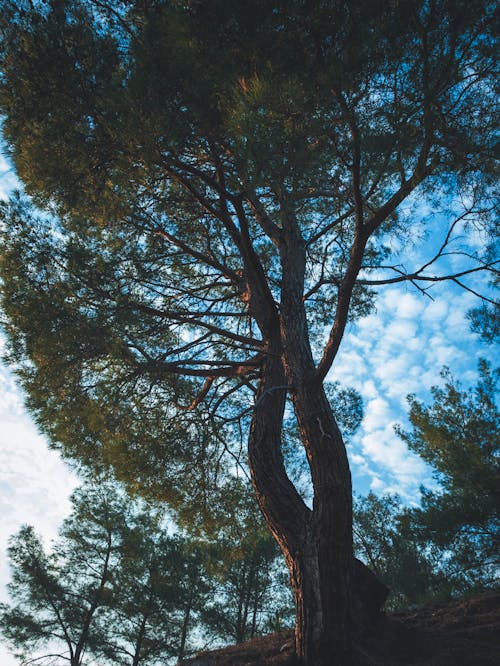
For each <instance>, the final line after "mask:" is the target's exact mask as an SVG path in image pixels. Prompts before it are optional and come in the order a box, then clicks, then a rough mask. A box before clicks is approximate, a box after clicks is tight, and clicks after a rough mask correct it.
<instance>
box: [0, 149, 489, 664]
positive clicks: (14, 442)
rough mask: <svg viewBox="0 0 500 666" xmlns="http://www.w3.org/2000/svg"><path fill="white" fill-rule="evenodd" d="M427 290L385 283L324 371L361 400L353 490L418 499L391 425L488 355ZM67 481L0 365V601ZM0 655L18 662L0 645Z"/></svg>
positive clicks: (451, 296) (2, 186)
mask: <svg viewBox="0 0 500 666" xmlns="http://www.w3.org/2000/svg"><path fill="white" fill-rule="evenodd" d="M14 185H15V179H14V176H13V174H12V172H11V171H10V170H9V167H8V164H7V163H6V162H5V160H1V159H0V195H1V196H3V197H5V196H6V194H7V192H8V191H9V189H11V188H12V187H13V186H14ZM433 293H434V294H435V296H436V300H431V299H430V298H426V297H425V296H423V295H422V294H420V293H417V292H415V291H414V290H412V289H410V288H406V289H405V287H404V286H403V287H398V288H396V287H394V286H392V287H389V286H388V287H385V288H384V290H383V291H382V292H381V295H380V298H379V300H378V302H377V312H376V313H374V314H372V315H370V316H368V317H366V318H364V319H363V320H361V321H359V322H358V323H357V324H356V325H353V326H352V327H351V328H350V329H349V330H348V333H347V335H346V337H345V341H344V343H343V346H342V353H341V356H340V358H339V360H338V362H337V365H336V366H335V371H334V376H333V377H332V379H339V380H340V381H341V382H342V383H343V384H346V385H350V386H353V387H354V388H356V389H357V390H358V391H359V392H360V393H361V394H362V396H363V399H364V409H365V418H364V421H363V424H362V427H361V428H360V430H359V432H358V433H357V434H356V435H355V437H354V438H353V440H352V442H351V444H350V447H349V449H350V451H349V453H350V459H351V464H352V471H353V480H354V488H355V490H356V491H357V492H358V493H362V494H366V493H367V492H368V491H369V490H373V491H375V492H377V493H384V492H397V493H399V494H400V495H401V496H402V497H403V499H404V500H405V501H406V502H408V503H415V502H417V501H418V496H419V493H418V489H419V486H420V484H422V483H424V484H430V483H432V479H431V474H430V470H429V469H428V468H426V466H425V465H424V464H423V462H422V461H421V460H420V459H419V458H418V457H416V456H415V455H413V454H410V453H409V452H408V450H407V449H406V446H405V445H404V443H403V442H402V441H401V440H399V439H398V437H397V436H396V435H395V433H394V425H395V424H396V423H403V424H404V423H405V418H406V412H407V407H406V396H407V395H408V393H415V394H417V396H419V397H421V398H423V399H426V398H428V396H429V388H430V386H431V385H433V384H436V383H439V372H440V369H441V367H442V366H443V365H448V366H449V367H450V368H451V369H452V371H453V372H454V373H455V375H456V376H458V377H460V378H461V380H462V381H463V383H464V385H467V384H470V383H473V382H474V381H475V377H476V368H477V360H478V358H479V357H480V356H486V357H488V356H492V354H493V350H491V349H488V348H487V347H486V348H485V347H484V345H481V344H480V343H479V341H478V338H477V336H475V335H473V334H472V333H471V332H470V330H469V326H468V322H467V321H466V319H465V313H466V311H467V310H468V309H469V308H470V307H472V306H473V305H475V303H476V301H475V299H474V297H473V296H472V295H471V294H468V293H466V292H463V291H460V290H458V289H455V288H449V287H447V288H446V289H444V288H442V289H441V291H440V292H438V291H437V290H435V291H434V292H433ZM1 345H2V342H1V339H0V347H1ZM76 484H77V479H76V478H75V477H74V476H73V475H72V474H71V473H70V471H69V470H68V469H67V468H66V467H65V466H64V464H63V463H62V462H61V460H60V459H59V457H58V455H57V454H56V453H55V452H53V451H50V450H49V449H48V447H47V443H46V442H45V441H44V439H43V437H41V436H40V435H39V434H38V433H37V431H36V427H35V426H34V425H33V423H32V421H31V419H30V416H29V415H28V414H27V413H26V411H25V409H24V407H23V398H22V396H21V394H20V392H19V391H18V389H17V387H16V385H15V382H14V378H13V376H12V374H11V373H10V372H9V369H8V368H6V367H4V366H2V367H0V515H1V516H2V521H1V523H0V601H5V600H6V599H7V595H6V590H5V584H6V582H7V580H8V577H9V574H8V567H7V559H6V547H7V540H8V537H9V535H11V534H13V533H15V532H16V531H17V530H18V529H19V527H20V526H21V525H22V524H25V523H28V524H32V525H34V526H35V527H36V529H37V531H38V532H39V533H40V534H42V535H43V537H44V538H45V539H46V541H47V542H49V541H50V539H52V538H54V536H55V535H56V532H57V528H58V525H59V524H60V522H61V521H62V519H63V518H64V516H65V515H66V514H67V512H68V511H69V502H68V496H69V494H70V493H71V491H72V489H73V488H74V487H75V485H76ZM0 663H1V664H2V666H15V664H17V662H16V661H15V660H14V659H13V658H12V657H10V656H9V655H8V653H7V652H6V650H5V648H4V647H2V646H1V645H0Z"/></svg>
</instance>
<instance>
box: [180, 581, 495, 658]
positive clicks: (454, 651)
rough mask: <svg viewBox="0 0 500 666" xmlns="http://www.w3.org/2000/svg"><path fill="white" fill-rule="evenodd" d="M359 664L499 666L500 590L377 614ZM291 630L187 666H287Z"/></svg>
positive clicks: (206, 656)
mask: <svg viewBox="0 0 500 666" xmlns="http://www.w3.org/2000/svg"><path fill="white" fill-rule="evenodd" d="M377 636H378V638H377V639H376V640H374V641H372V643H371V645H370V653H371V656H370V657H369V658H368V657H365V658H364V659H363V660H362V662H363V666H410V665H412V666H498V664H499V663H500V590H496V591H492V592H489V593H485V594H482V595H478V596H475V597H472V598H469V599H463V600H461V601H457V602H454V603H452V604H449V605H442V606H428V607H424V608H418V609H415V610H411V611H405V612H400V613H393V614H390V615H382V616H381V619H380V623H379V626H378V627H377ZM294 663H295V660H294V658H293V636H292V632H291V631H288V632H281V633H279V634H272V635H270V636H265V637H260V638H256V639H254V640H252V641H248V642H247V643H242V644H240V645H235V646H231V647H227V648H224V649H221V650H215V651H213V652H205V653H202V654H199V655H198V656H197V657H196V658H194V659H191V660H189V661H187V662H186V665H189V666H268V665H269V666H275V665H278V664H281V665H283V666H285V665H287V666H292V665H293V664H294Z"/></svg>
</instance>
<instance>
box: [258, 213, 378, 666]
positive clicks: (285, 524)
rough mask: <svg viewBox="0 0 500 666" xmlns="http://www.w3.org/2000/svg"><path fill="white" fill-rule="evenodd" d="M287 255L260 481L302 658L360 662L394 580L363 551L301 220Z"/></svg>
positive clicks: (264, 396)
mask: <svg viewBox="0 0 500 666" xmlns="http://www.w3.org/2000/svg"><path fill="white" fill-rule="evenodd" d="M281 261H282V266H283V283H282V301H281V304H280V316H279V324H278V326H279V330H277V328H276V324H274V328H269V327H268V326H265V327H264V326H262V327H261V328H262V330H263V332H265V334H267V337H268V339H270V340H271V342H270V345H269V348H268V350H267V354H266V361H265V362H264V364H263V367H262V374H261V383H260V387H259V392H258V395H257V400H256V406H255V410H254V415H253V421H252V426H251V431H250V439H249V462H250V470H251V474H252V482H253V485H254V488H255V492H256V495H257V498H258V501H259V504H260V506H261V509H262V511H263V513H264V516H265V519H266V521H267V523H268V525H269V526H270V528H271V530H272V532H273V534H274V536H275V538H276V540H277V542H278V544H279V545H280V547H281V550H282V552H283V554H284V556H285V560H286V563H287V566H288V569H289V572H290V581H291V585H292V589H293V593H294V597H295V605H296V626H295V647H296V652H297V655H298V657H299V658H300V659H301V661H302V663H303V664H305V665H306V666H351V665H352V664H354V663H355V656H354V653H355V649H354V643H355V642H356V641H357V640H358V639H359V637H360V636H361V635H362V633H363V632H365V631H366V630H367V628H368V627H369V625H370V622H371V621H373V618H374V617H375V616H376V613H377V611H378V609H379V607H380V605H381V603H383V600H384V599H385V596H384V589H383V586H379V584H378V582H377V581H376V579H374V577H373V576H372V577H371V578H370V574H369V573H366V571H365V569H366V567H364V565H362V564H361V563H356V561H355V560H354V556H353V547H352V487H351V474H350V471H349V464H348V460H347V454H346V450H345V446H344V442H343V439H342V435H341V433H340V430H339V428H338V426H337V423H336V421H335V418H334V415H333V412H332V409H331V406H330V404H329V402H328V399H327V397H326V394H325V391H324V388H323V383H322V379H321V378H320V377H318V373H317V371H316V368H315V364H314V360H313V356H312V352H311V347H310V343H309V337H308V327H307V319H306V314H305V310H304V306H303V301H302V294H303V285H304V269H305V251H304V244H303V242H302V240H301V238H300V236H299V235H298V234H297V233H294V229H293V220H292V221H291V223H290V229H289V234H288V236H287V238H286V239H285V240H284V242H283V245H282V247H281ZM254 303H256V304H258V301H257V300H256V301H254ZM257 319H258V316H257ZM270 321H271V319H270V318H268V319H267V322H270ZM269 333H271V336H269ZM287 393H289V394H290V396H291V398H292V401H293V406H294V411H295V416H296V419H297V424H298V428H299V432H300V436H301V439H302V444H303V446H304V448H305V452H306V455H307V459H308V462H309V467H310V472H311V479H312V483H313V488H314V502H313V508H312V510H311V509H309V508H308V507H307V506H306V505H305V504H304V502H303V500H302V499H301V497H300V495H299V494H298V493H297V491H296V489H295V487H294V486H293V484H292V483H291V481H290V480H289V478H288V476H287V474H286V470H285V467H284V464H283V458H282V452H281V428H282V420H283V414H284V409H285V398H286V394H287ZM365 595H366V596H367V597H372V601H371V602H370V600H369V599H368V600H366V599H365V598H364V597H365Z"/></svg>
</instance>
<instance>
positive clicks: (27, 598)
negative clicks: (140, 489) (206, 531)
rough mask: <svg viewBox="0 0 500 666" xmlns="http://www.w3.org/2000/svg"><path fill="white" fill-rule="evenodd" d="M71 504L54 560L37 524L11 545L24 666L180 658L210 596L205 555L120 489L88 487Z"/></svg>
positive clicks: (15, 630)
mask: <svg viewBox="0 0 500 666" xmlns="http://www.w3.org/2000/svg"><path fill="white" fill-rule="evenodd" d="M72 504H73V510H72V513H71V515H70V516H69V518H68V519H67V520H66V521H65V522H64V523H63V526H62V528H61V530H60V538H59V540H58V541H57V542H56V543H55V545H54V548H53V549H52V551H51V552H50V553H48V554H47V553H46V552H45V551H44V549H43V546H42V544H41V543H40V540H39V539H38V537H37V536H36V535H35V533H34V531H33V528H31V527H25V528H23V529H22V530H21V531H20V532H19V534H18V535H15V536H14V537H13V538H12V540H11V546H10V549H9V555H10V560H11V565H12V582H11V583H10V585H9V589H10V593H11V596H12V599H13V604H12V605H10V606H9V605H3V606H2V608H1V614H0V629H1V631H2V633H3V635H4V636H5V638H6V639H7V641H8V642H9V644H10V645H12V647H13V649H14V650H15V651H16V652H17V654H18V655H19V656H20V658H22V659H23V663H31V662H37V661H40V660H41V659H43V658H44V657H45V661H46V663H54V664H62V663H64V662H66V661H68V662H69V663H70V665H71V666H81V665H82V664H83V663H98V664H100V665H101V664H104V663H109V664H124V665H127V666H138V665H139V664H142V665H144V666H146V665H147V666H154V665H155V664H165V663H166V662H169V660H173V659H175V661H177V660H178V659H179V660H181V661H182V658H183V656H185V655H186V654H187V653H188V652H189V650H190V649H192V645H191V644H190V641H191V635H192V630H193V628H194V625H195V621H196V612H197V611H198V612H199V609H200V605H201V606H202V605H203V604H204V602H205V600H206V594H207V592H208V591H209V590H210V587H209V584H208V583H207V580H206V575H205V579H203V571H204V569H203V561H204V560H203V558H202V557H201V555H200V554H197V552H198V551H197V550H196V548H195V547H194V546H193V544H192V543H191V544H190V543H189V542H188V541H186V540H184V539H182V538H180V537H169V536H168V535H167V534H166V532H165V529H164V527H163V526H162V525H161V522H160V521H159V520H158V519H157V518H155V513H156V514H157V511H156V512H152V511H151V510H147V508H146V507H144V506H142V507H141V506H137V503H134V502H132V501H131V500H130V498H129V497H127V496H126V495H125V493H123V491H120V490H119V489H118V488H117V486H116V484H114V483H100V484H99V485H98V486H95V485H93V486H84V487H83V488H81V489H79V490H77V491H76V492H75V493H74V495H73V496H72ZM204 595H205V596H204ZM61 645H62V647H61ZM197 647H200V646H199V645H197Z"/></svg>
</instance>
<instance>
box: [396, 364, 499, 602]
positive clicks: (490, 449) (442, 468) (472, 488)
mask: <svg viewBox="0 0 500 666" xmlns="http://www.w3.org/2000/svg"><path fill="white" fill-rule="evenodd" d="M499 372H500V371H499V369H497V370H492V369H491V368H490V366H489V365H488V364H487V363H486V362H485V361H481V362H480V363H479V381H478V383H477V384H476V386H475V387H473V388H470V389H468V390H464V389H463V388H462V386H461V384H460V382H458V381H456V380H455V379H454V378H453V376H452V375H451V373H450V371H449V370H448V369H447V368H445V369H444V370H443V371H442V377H443V379H444V380H445V385H444V387H439V386H434V387H432V389H431V391H432V398H433V401H432V403H431V404H429V405H425V404H423V403H422V402H420V401H418V400H417V399H416V398H415V397H414V396H410V397H409V403H410V422H411V426H412V428H411V430H409V431H404V430H403V429H401V428H400V429H398V433H399V435H400V436H401V437H402V438H403V439H404V441H405V442H406V443H407V444H408V446H409V447H410V449H412V450H413V451H415V452H416V453H418V454H419V455H420V456H422V458H423V459H424V460H425V461H426V462H428V463H429V464H430V465H431V466H432V467H433V468H434V470H435V477H436V480H437V481H438V482H439V484H440V489H439V490H437V491H435V490H428V489H423V492H422V508H421V509H418V510H415V511H414V512H413V517H412V527H413V529H414V531H415V533H416V534H417V536H418V538H419V539H420V540H421V541H423V542H425V541H427V542H428V543H431V544H434V545H435V546H437V547H438V548H440V549H441V550H442V551H443V552H445V553H448V557H447V558H446V559H445V565H446V572H447V576H448V577H449V578H450V579H451V580H454V582H455V586H456V588H458V589H481V588H482V587H484V586H488V585H492V584H493V583H494V581H495V580H498V566H499V564H500V559H499V552H500V515H499V507H500V484H499V481H500V436H499V435H500V414H499V411H498V407H497V403H496V399H497V384H498V376H499Z"/></svg>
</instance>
